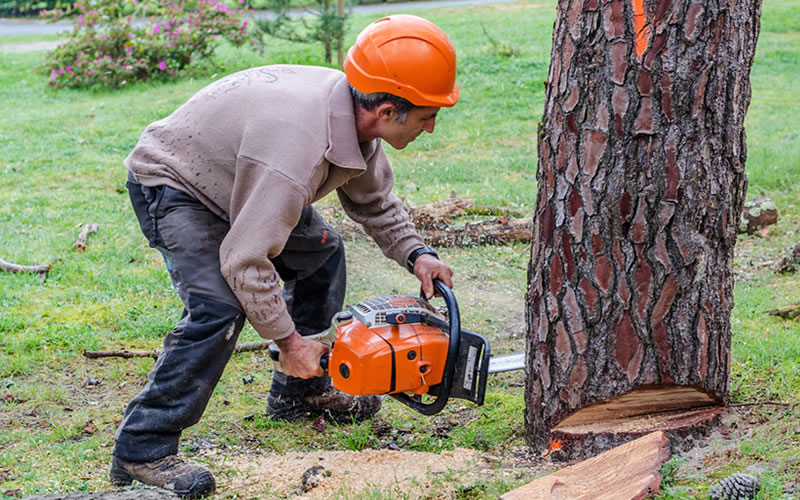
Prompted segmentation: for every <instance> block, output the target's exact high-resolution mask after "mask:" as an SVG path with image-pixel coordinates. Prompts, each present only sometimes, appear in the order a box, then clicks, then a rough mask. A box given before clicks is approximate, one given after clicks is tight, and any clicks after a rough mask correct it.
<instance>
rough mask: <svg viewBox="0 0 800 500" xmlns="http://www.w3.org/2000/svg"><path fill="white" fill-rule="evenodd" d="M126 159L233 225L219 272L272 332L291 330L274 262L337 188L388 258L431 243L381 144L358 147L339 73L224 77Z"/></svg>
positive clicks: (292, 70) (255, 72) (151, 129)
mask: <svg viewBox="0 0 800 500" xmlns="http://www.w3.org/2000/svg"><path fill="white" fill-rule="evenodd" d="M125 165H126V166H127V168H128V169H129V170H130V171H131V172H132V173H133V175H134V176H135V177H136V179H137V180H138V181H139V182H140V183H142V184H144V185H147V186H158V185H168V186H171V187H173V188H175V189H179V190H181V191H183V192H186V193H188V194H190V195H192V196H193V197H195V198H196V199H197V200H199V201H200V202H202V203H203V204H204V205H205V206H207V207H208V208H209V209H210V210H211V211H213V212H214V213H215V214H217V215H219V216H220V217H222V218H224V219H225V220H228V221H229V222H230V231H229V232H228V234H227V236H226V237H225V239H224V240H223V242H222V245H221V247H220V267H221V271H222V275H223V276H224V277H225V279H226V280H227V282H228V284H229V285H230V287H231V290H232V291H233V293H234V294H235V295H236V297H237V298H238V299H239V302H240V303H241V305H242V308H243V309H244V312H245V314H246V315H247V318H248V320H249V321H250V323H251V324H252V325H253V328H255V330H256V331H257V332H258V333H259V335H261V336H262V337H264V338H269V339H280V338H283V337H286V336H288V335H289V334H291V333H292V332H293V331H294V323H293V322H292V319H291V317H290V316H289V314H288V313H287V311H286V305H285V303H284V302H283V298H282V296H281V288H280V279H279V277H278V274H277V272H276V271H275V268H274V267H273V265H272V263H271V262H270V260H269V258H272V257H275V256H277V255H278V254H280V253H281V251H282V249H283V246H284V245H285V243H286V240H287V238H288V237H289V233H290V232H291V231H292V229H293V228H294V226H295V225H296V224H297V222H298V221H299V218H300V212H301V211H302V209H303V207H304V206H306V205H310V204H312V203H314V202H315V201H317V200H319V199H320V198H322V197H323V196H325V195H326V194H327V193H329V192H330V191H332V190H334V189H336V190H337V194H338V196H339V199H340V201H341V204H342V207H343V208H344V210H345V211H346V212H347V214H348V215H349V216H350V217H351V218H352V219H353V220H355V221H356V222H359V223H361V224H362V225H363V226H364V229H365V230H366V231H367V233H368V234H369V235H370V236H372V238H373V239H374V240H375V242H376V243H377V244H378V246H379V247H380V248H381V250H382V251H383V253H384V254H385V255H386V256H387V257H389V258H392V259H394V260H395V261H397V262H398V263H399V264H401V265H404V264H405V262H406V259H407V257H408V255H409V254H410V253H411V251H412V250H414V249H416V248H419V247H421V246H423V242H422V239H421V238H420V237H419V236H418V235H417V233H416V232H415V231H414V226H413V224H412V223H411V222H410V221H409V218H408V214H406V212H405V210H404V209H403V206H402V203H401V201H400V200H399V198H398V197H397V196H395V195H394V194H392V192H391V190H392V186H393V184H394V176H393V174H392V170H391V167H390V165H389V162H388V159H387V158H386V154H385V153H384V151H383V148H382V147H381V144H380V140H379V139H376V140H374V141H371V142H368V143H363V144H359V142H358V139H357V135H356V128H355V115H354V110H353V101H352V98H351V96H350V91H349V89H348V86H347V81H346V80H345V77H344V74H343V73H341V72H340V71H336V70H332V69H327V68H318V67H310V66H288V65H286V66H264V67H260V68H252V69H249V70H245V71H242V72H239V73H235V74H233V75H230V76H228V77H225V78H223V79H221V80H219V81H217V82H215V83H212V84H210V85H209V86H207V87H205V88H204V89H202V90H200V91H199V92H198V93H197V94H195V95H194V96H193V97H192V98H191V99H190V100H189V101H188V102H187V103H186V104H184V105H183V106H181V107H180V108H178V109H177V110H176V111H175V112H174V113H172V114H171V115H169V116H168V117H166V118H164V119H163V120H159V121H157V122H154V123H152V124H150V125H149V126H148V127H147V128H146V129H145V131H144V133H143V134H142V136H141V138H140V139H139V143H138V144H137V145H136V148H135V149H134V150H133V152H131V154H130V155H129V156H128V158H127V159H126V160H125Z"/></svg>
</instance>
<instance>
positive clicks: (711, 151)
mask: <svg viewBox="0 0 800 500" xmlns="http://www.w3.org/2000/svg"><path fill="white" fill-rule="evenodd" d="M760 12H761V1H760V0H722V1H721V2H705V1H702V0H611V1H608V0H602V1H601V0H563V1H561V2H559V6H558V16H557V20H556V22H555V26H554V34H553V45H552V60H551V66H550V74H549V77H548V82H547V92H546V100H545V111H544V117H543V119H542V123H541V124H540V128H539V138H538V154H539V166H538V173H537V180H538V186H539V187H538V194H537V204H536V211H535V214H534V217H535V226H536V235H535V239H534V244H533V248H532V253H531V261H530V267H529V272H528V278H529V291H528V294H527V297H526V308H527V316H526V318H527V329H528V337H527V338H528V341H527V347H528V371H529V375H530V376H529V379H528V383H527V390H526V393H527V396H526V406H527V410H526V428H527V433H526V435H527V439H528V441H529V443H530V444H531V445H532V446H534V447H535V448H537V449H540V450H548V449H550V450H551V451H553V452H556V451H557V452H558V453H559V454H561V455H562V456H564V457H566V458H577V457H580V456H588V455H593V454H595V453H597V452H599V451H601V450H603V449H606V448H609V447H612V446H616V445H618V444H620V443H621V442H624V441H627V440H629V439H631V438H632V437H636V436H638V435H642V434H644V433H646V432H650V431H652V430H659V429H661V430H667V431H669V432H672V433H673V435H675V434H676V433H677V434H679V435H682V433H687V432H692V431H693V429H696V428H697V426H702V425H704V424H707V423H710V422H713V421H714V419H715V418H716V416H717V415H718V414H719V412H720V409H721V406H722V405H724V404H725V403H727V399H728V389H729V369H730V348H731V328H730V314H731V309H732V308H733V296H732V295H733V276H732V272H731V265H732V261H733V248H734V244H735V242H736V232H737V224H738V221H739V217H740V214H741V210H742V204H743V202H744V199H745V190H746V185H747V180H746V177H745V172H744V168H745V159H746V154H747V149H746V144H745V132H744V127H743V123H744V118H745V113H746V111H747V108H748V106H749V103H750V80H749V75H750V68H751V66H752V63H753V57H754V54H755V47H756V41H757V38H758V34H759V16H760Z"/></svg>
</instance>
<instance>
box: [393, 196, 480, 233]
mask: <svg viewBox="0 0 800 500" xmlns="http://www.w3.org/2000/svg"><path fill="white" fill-rule="evenodd" d="M474 202H475V201H474V200H472V199H469V198H449V199H447V200H442V201H437V202H436V203H430V204H427V205H418V206H414V205H412V204H411V203H410V202H409V201H407V200H406V204H407V205H408V216H409V217H411V221H412V222H413V223H414V225H415V226H417V228H426V227H432V226H436V225H438V224H449V223H450V219H451V218H453V217H458V216H460V215H464V214H465V213H466V210H467V209H468V208H470V207H472V205H473V204H474Z"/></svg>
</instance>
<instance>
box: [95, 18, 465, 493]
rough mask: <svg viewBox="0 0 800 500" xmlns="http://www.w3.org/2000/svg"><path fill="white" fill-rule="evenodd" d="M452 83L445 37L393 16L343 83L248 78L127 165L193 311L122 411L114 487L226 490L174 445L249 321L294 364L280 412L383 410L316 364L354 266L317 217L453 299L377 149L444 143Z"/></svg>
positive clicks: (277, 382) (137, 206)
mask: <svg viewBox="0 0 800 500" xmlns="http://www.w3.org/2000/svg"><path fill="white" fill-rule="evenodd" d="M455 74H456V59H455V50H454V49H453V46H452V44H451V43H450V40H449V39H448V38H447V36H446V35H445V34H444V33H443V32H442V31H441V30H440V29H439V28H437V27H436V26H435V25H433V24H432V23H430V22H428V21H426V20H424V19H421V18H419V17H415V16H408V15H398V16H391V17H387V18H384V19H381V20H379V21H377V22H375V23H373V24H372V25H370V26H368V27H367V28H366V29H365V30H364V31H363V32H362V33H361V34H360V35H359V37H358V39H357V41H356V43H355V45H354V46H353V47H352V48H351V49H350V51H349V52H348V54H347V59H346V61H345V64H344V74H343V73H341V72H339V71H336V70H332V69H327V68H317V67H306V66H288V65H286V66H266V67H261V68H254V69H250V70H246V71H242V72H240V73H236V74H234V75H230V76H228V77H226V78H223V79H222V80H220V81H218V82H215V83H212V84H211V85H209V86H208V87H206V88H204V89H202V90H201V91H200V92H198V93H197V94H196V95H194V96H193V97H192V98H191V99H190V100H189V101H188V102H187V103H186V104H184V105H183V106H181V107H180V108H179V109H178V110H176V111H175V112H174V113H172V114H171V115H170V116H168V117H167V118H164V119H163V120H159V121H157V122H155V123H153V124H151V125H150V126H148V127H147V128H146V130H145V131H144V133H143V134H142V136H141V138H140V140H139V143H138V144H137V146H136V148H135V149H134V150H133V152H132V153H131V154H130V156H129V157H128V158H127V159H126V161H125V164H126V166H127V168H128V171H129V174H128V190H129V192H130V196H131V202H132V204H133V207H134V211H135V213H136V216H137V218H138V220H139V224H140V226H141V229H142V231H143V232H144V234H145V236H147V238H148V240H149V242H150V245H151V246H153V247H155V248H157V249H158V250H160V251H161V253H162V254H163V255H164V259H165V262H166V265H167V269H168V270H169V272H170V276H171V278H172V281H173V285H174V287H175V289H176V290H177V291H178V294H179V296H180V298H181V300H182V302H183V305H184V311H183V316H182V318H181V320H180V321H179V322H178V324H177V326H176V327H175V329H174V330H173V331H172V332H171V333H170V334H169V335H167V337H166V339H165V340H164V348H163V350H162V353H161V355H160V356H159V358H158V360H157V362H156V364H155V367H154V368H153V371H152V372H151V373H150V374H149V375H148V382H147V384H146V386H145V388H144V389H143V390H142V392H141V393H140V394H139V395H137V396H136V397H135V398H134V399H133V400H132V401H131V403H130V404H129V405H128V407H127V409H126V410H125V415H124V418H123V420H122V422H121V424H120V427H119V429H118V430H117V433H116V443H115V447H114V452H113V459H112V466H111V472H110V477H111V481H112V482H113V483H114V484H117V485H125V484H129V483H130V482H131V481H133V480H138V481H141V482H144V483H147V484H152V485H156V486H161V487H165V488H168V489H171V490H173V491H175V492H176V493H178V494H180V495H181V496H184V497H198V496H203V495H206V494H208V493H211V492H213V491H214V489H215V481H214V477H213V476H212V474H211V473H210V472H209V471H208V470H207V469H205V468H204V467H202V466H200V465H199V464H196V463H194V462H186V461H183V460H181V459H179V458H178V457H177V456H176V454H177V451H178V440H179V438H180V434H181V432H182V431H183V429H186V428H187V427H189V426H191V425H194V424H195V423H196V422H197V421H199V419H200V417H201V415H202V413H203V411H204V410H205V407H206V405H207V403H208V400H209V398H210V397H211V393H212V391H213V389H214V386H215V385H216V384H217V382H218V381H219V378H220V376H221V375H222V371H223V369H224V367H225V365H226V363H227V362H228V359H229V358H230V356H231V354H232V352H233V349H234V346H235V344H236V339H237V337H238V335H239V332H240V331H241V329H242V327H243V325H244V321H245V318H246V319H247V320H248V321H249V322H250V324H251V325H252V326H253V328H254V329H255V330H256V331H257V332H258V333H259V335H260V336H262V337H264V338H267V339H272V340H274V341H275V343H276V344H277V346H278V347H279V349H280V351H281V363H280V366H279V369H276V371H275V372H274V375H273V383H272V387H271V389H270V394H269V398H268V407H267V413H268V414H270V415H272V416H273V417H274V418H282V419H294V418H299V417H303V416H306V415H317V414H325V415H327V416H329V417H330V418H334V419H344V418H348V419H349V418H350V417H351V416H352V417H354V418H357V419H362V418H367V417H370V416H372V415H373V414H374V413H375V412H377V411H378V409H379V408H380V403H381V400H380V397H379V396H361V397H354V396H350V395H346V394H343V393H341V392H338V391H336V390H335V389H333V388H332V387H331V384H330V379H329V378H328V377H327V376H326V375H325V374H324V372H323V371H322V369H321V368H320V365H319V359H320V357H321V356H322V355H324V354H325V353H326V352H328V349H329V346H328V345H326V344H325V339H324V338H323V337H325V334H326V330H327V329H328V328H329V326H330V321H331V318H332V317H333V315H334V314H335V313H336V312H338V311H340V310H341V308H342V304H343V300H344V290H345V259H344V249H343V247H342V241H341V238H340V237H339V235H338V234H337V233H336V232H335V231H334V229H333V228H331V227H329V226H327V225H326V224H325V223H324V221H323V220H322V218H321V217H320V216H319V214H318V213H317V212H316V211H315V210H314V209H313V208H312V207H311V204H312V203H314V202H315V201H317V200H319V199H320V198H322V197H323V196H325V195H326V194H327V193H329V192H330V191H332V190H334V189H335V190H336V191H337V194H338V196H339V199H340V200H341V204H342V206H343V208H344V210H345V211H346V212H347V214H348V215H349V216H350V217H351V218H353V219H354V220H355V221H357V222H359V223H361V224H362V225H363V226H364V228H365V230H366V231H367V232H368V234H370V236H371V237H372V238H373V239H374V240H375V241H376V243H377V244H378V246H379V247H380V248H381V249H382V251H383V253H384V254H385V255H386V256H387V257H389V258H392V259H394V260H395V261H397V262H398V263H400V264H401V265H404V266H407V267H408V269H409V270H410V271H412V272H413V273H414V274H415V275H416V276H417V278H418V279H419V280H420V281H421V283H422V288H423V291H424V293H425V294H426V295H427V296H428V297H430V296H432V295H433V284H432V280H433V279H437V278H438V279H441V280H443V281H444V282H445V283H447V284H448V285H452V280H451V276H452V271H451V269H450V268H449V267H448V266H447V265H446V264H444V263H442V262H440V261H439V260H438V258H437V256H436V254H435V252H433V251H432V250H430V249H429V248H427V247H425V245H424V243H423V241H422V239H421V238H420V237H419V236H418V235H417V234H416V232H415V231H414V226H413V224H411V223H410V222H409V218H408V215H407V214H406V212H405V211H404V210H403V208H402V204H401V202H400V200H399V199H398V198H397V197H396V196H395V195H393V194H392V192H391V189H392V184H393V175H392V170H391V168H390V166H389V163H388V160H387V158H386V155H385V153H384V151H383V149H382V147H381V140H384V141H386V142H388V143H389V144H390V145H391V146H392V147H394V148H396V149H402V148H404V147H406V146H407V145H408V144H409V143H410V142H411V141H413V140H414V139H415V138H416V137H417V136H419V134H421V133H422V132H428V133H432V132H433V130H434V127H435V123H436V116H437V113H438V111H439V108H441V107H448V106H453V105H454V104H455V103H456V101H457V100H458V95H459V90H458V86H457V85H456V83H455ZM281 281H282V282H283V288H281Z"/></svg>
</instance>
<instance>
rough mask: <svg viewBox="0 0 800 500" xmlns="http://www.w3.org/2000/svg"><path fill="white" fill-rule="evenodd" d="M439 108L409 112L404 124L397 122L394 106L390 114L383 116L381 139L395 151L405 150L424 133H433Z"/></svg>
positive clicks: (416, 109) (417, 109) (418, 109)
mask: <svg viewBox="0 0 800 500" xmlns="http://www.w3.org/2000/svg"><path fill="white" fill-rule="evenodd" d="M438 112H439V108H432V107H424V108H414V109H412V110H411V111H409V112H408V116H407V117H406V120H405V121H404V122H403V123H400V122H398V121H397V112H396V111H395V109H394V106H392V107H391V111H390V112H389V113H384V114H382V115H381V118H382V119H381V120H380V137H381V139H383V140H384V141H386V142H388V143H389V144H391V145H392V147H393V148H395V149H403V148H405V147H406V146H408V145H409V143H411V141H413V140H414V139H416V138H417V136H419V134H421V133H422V132H428V133H429V134H432V133H433V129H434V127H435V126H436V114H437V113H438Z"/></svg>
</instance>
